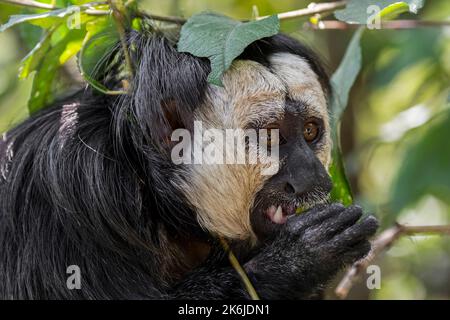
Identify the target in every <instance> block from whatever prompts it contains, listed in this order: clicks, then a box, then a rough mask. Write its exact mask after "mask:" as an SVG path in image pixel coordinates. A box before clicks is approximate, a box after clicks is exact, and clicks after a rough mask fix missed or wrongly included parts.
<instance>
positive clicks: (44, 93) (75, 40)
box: [25, 29, 84, 114]
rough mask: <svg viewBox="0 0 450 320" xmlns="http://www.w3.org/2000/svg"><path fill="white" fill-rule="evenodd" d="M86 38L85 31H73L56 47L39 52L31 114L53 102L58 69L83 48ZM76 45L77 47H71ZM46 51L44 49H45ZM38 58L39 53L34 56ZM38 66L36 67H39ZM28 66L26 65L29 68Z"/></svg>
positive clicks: (29, 106) (32, 92)
mask: <svg viewBox="0 0 450 320" xmlns="http://www.w3.org/2000/svg"><path fill="white" fill-rule="evenodd" d="M83 38H84V31H83V30H78V29H73V30H67V33H66V34H65V35H64V37H63V38H62V39H60V40H59V41H58V42H57V43H56V44H55V45H52V46H50V47H48V45H47V46H46V47H47V51H45V56H44V50H42V51H41V50H37V52H39V53H40V55H43V56H41V57H40V59H39V60H40V62H39V63H37V64H38V66H39V67H38V69H37V70H36V74H35V76H34V79H33V87H32V91H31V96H30V100H29V102H28V110H29V112H30V114H32V113H35V112H37V111H39V110H40V109H42V108H43V107H45V106H46V105H47V104H48V103H50V102H51V101H52V100H53V95H52V84H53V80H54V79H55V77H56V75H57V71H58V68H59V67H60V66H61V65H62V64H63V63H64V62H65V61H66V60H67V59H68V58H70V57H71V56H73V55H74V54H76V53H77V52H78V50H79V48H81V41H82V40H83ZM71 44H75V46H73V45H71ZM43 49H44V48H43ZM32 57H37V53H35V55H34V56H32ZM30 64H31V63H30ZM37 64H36V65H37ZM27 65H28V64H25V66H27Z"/></svg>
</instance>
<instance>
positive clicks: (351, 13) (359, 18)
mask: <svg viewBox="0 0 450 320" xmlns="http://www.w3.org/2000/svg"><path fill="white" fill-rule="evenodd" d="M424 1H425V0H403V1H398V0H376V1H375V0H350V1H349V3H348V4H347V6H346V7H345V9H342V10H338V11H336V12H335V13H334V15H335V17H336V18H337V19H339V20H341V21H345V22H348V23H359V24H366V23H367V20H368V18H369V17H370V15H372V13H367V8H368V7H370V6H372V5H377V6H379V7H380V9H381V11H380V17H381V18H384V19H393V18H395V17H397V16H398V15H399V14H401V13H404V12H412V13H417V11H418V10H419V9H420V8H422V7H423V5H424Z"/></svg>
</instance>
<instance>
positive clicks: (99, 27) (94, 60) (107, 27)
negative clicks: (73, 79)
mask: <svg viewBox="0 0 450 320" xmlns="http://www.w3.org/2000/svg"><path fill="white" fill-rule="evenodd" d="M86 29H87V31H88V32H87V34H86V37H85V38H84V41H83V47H82V49H81V51H80V53H79V55H78V67H79V68H80V72H81V74H82V75H83V78H84V79H85V80H86V81H87V82H88V83H89V84H90V85H91V86H93V87H94V88H95V89H97V90H98V91H100V92H102V93H105V94H111V93H112V92H111V91H110V90H109V89H108V88H107V87H106V86H105V85H103V84H102V83H101V82H100V81H98V80H97V79H96V78H97V76H98V73H99V71H100V70H99V68H100V67H101V65H102V63H103V62H104V61H105V59H107V58H108V55H109V54H110V53H111V52H112V51H113V49H114V48H115V46H116V45H117V43H118V42H119V41H120V37H119V33H118V32H117V28H116V27H115V25H114V22H113V21H112V19H111V18H110V17H105V18H103V19H99V20H96V21H92V22H90V23H88V24H87V26H86Z"/></svg>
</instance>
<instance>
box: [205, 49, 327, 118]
mask: <svg viewBox="0 0 450 320" xmlns="http://www.w3.org/2000/svg"><path fill="white" fill-rule="evenodd" d="M268 61H269V63H270V65H269V66H265V65H263V64H261V63H258V62H256V61H252V60H237V61H235V62H233V64H232V66H231V68H230V69H229V70H227V72H226V73H225V74H224V77H223V81H222V82H223V85H224V86H223V88H221V87H217V86H211V87H210V88H209V90H208V91H209V92H208V97H209V99H208V100H209V101H210V103H211V104H212V106H213V110H214V111H215V112H216V114H217V115H218V116H219V117H222V119H221V120H222V121H220V122H222V123H223V124H224V125H236V124H237V123H240V124H242V125H248V124H251V123H252V124H254V125H258V124H260V125H263V123H261V122H267V121H271V120H276V119H279V118H281V117H282V116H283V115H284V113H285V109H286V107H287V104H286V101H287V100H289V101H293V102H294V105H298V106H299V108H301V110H299V111H301V112H303V113H305V115H306V116H315V117H319V118H325V119H324V120H327V100H326V96H325V92H324V90H323V88H322V85H321V83H320V79H319V78H318V75H317V74H316V73H315V72H314V71H313V70H312V68H311V66H310V65H309V63H308V62H307V60H306V59H304V58H302V57H300V56H298V55H295V54H292V53H286V52H282V53H274V54H271V55H270V56H269V57H268ZM218 120H219V119H218Z"/></svg>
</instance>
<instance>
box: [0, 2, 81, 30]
mask: <svg viewBox="0 0 450 320" xmlns="http://www.w3.org/2000/svg"><path fill="white" fill-rule="evenodd" d="M79 11H80V8H79V7H77V6H70V7H67V8H64V9H59V10H53V11H47V12H44V13H37V14H19V15H13V16H11V17H10V18H9V21H8V22H7V23H5V24H4V25H2V26H0V32H3V31H5V30H6V29H8V28H11V27H12V26H14V25H16V24H19V23H23V22H28V23H31V24H34V25H36V26H39V27H42V28H51V27H53V26H55V24H59V23H61V22H64V21H65V20H66V17H67V16H69V15H71V14H74V13H75V12H79Z"/></svg>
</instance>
